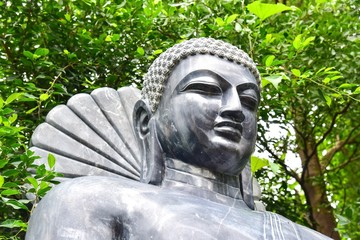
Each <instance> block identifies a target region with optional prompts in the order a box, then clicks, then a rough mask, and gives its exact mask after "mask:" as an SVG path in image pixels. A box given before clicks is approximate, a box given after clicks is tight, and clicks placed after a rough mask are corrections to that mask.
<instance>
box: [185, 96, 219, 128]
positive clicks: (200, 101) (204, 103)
mask: <svg viewBox="0 0 360 240" xmlns="http://www.w3.org/2000/svg"><path fill="white" fill-rule="evenodd" d="M189 100H191V99H189ZM220 103H221V101H220V100H217V99H206V98H203V97H201V98H197V101H187V104H186V105H185V106H184V109H185V112H186V113H185V114H184V115H186V116H185V117H186V120H187V121H188V124H189V125H190V127H191V128H193V129H194V128H196V129H199V130H203V131H208V130H212V129H213V128H214V121H215V119H216V117H217V116H218V113H219V108H220Z"/></svg>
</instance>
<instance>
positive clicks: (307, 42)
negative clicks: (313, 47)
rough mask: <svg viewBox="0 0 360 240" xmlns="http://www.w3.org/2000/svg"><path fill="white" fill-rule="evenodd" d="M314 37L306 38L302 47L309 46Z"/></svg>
mask: <svg viewBox="0 0 360 240" xmlns="http://www.w3.org/2000/svg"><path fill="white" fill-rule="evenodd" d="M314 40H315V37H308V38H307V39H305V41H304V42H303V44H302V46H303V47H306V46H307V45H309V44H310V42H312V41H314Z"/></svg>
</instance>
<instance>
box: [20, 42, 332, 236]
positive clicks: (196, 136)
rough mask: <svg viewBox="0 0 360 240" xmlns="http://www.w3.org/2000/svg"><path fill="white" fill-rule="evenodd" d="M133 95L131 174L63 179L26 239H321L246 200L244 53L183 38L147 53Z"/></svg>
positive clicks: (250, 146) (253, 74)
mask: <svg viewBox="0 0 360 240" xmlns="http://www.w3.org/2000/svg"><path fill="white" fill-rule="evenodd" d="M141 96H142V97H141V99H139V100H138V101H137V102H136V104H135V105H134V108H133V120H132V122H133V127H134V133H135V135H136V139H137V142H138V146H139V149H140V152H141V171H140V176H139V181H136V180H133V179H130V178H127V177H108V176H87V177H79V178H74V179H72V180H67V181H64V182H63V183H61V184H60V185H58V186H56V187H54V188H53V189H52V190H51V191H50V192H49V193H48V194H47V195H46V196H45V198H43V199H42V200H41V201H40V203H39V204H38V206H37V207H36V209H35V211H34V213H33V214H32V217H31V220H30V224H29V229H28V232H27V235H26V239H27V240H33V239H34V240H35V239H44V240H45V239H157V240H158V239H197V240H199V239H276V240H279V239H287V240H289V239H306V240H308V239H328V238H327V237H326V236H324V235H322V234H320V233H317V232H315V231H313V230H311V229H308V228H306V227H303V226H300V225H298V224H295V223H293V222H291V221H290V220H288V219H286V218H284V217H282V216H280V215H277V214H274V213H270V212H266V211H257V210H256V209H254V199H253V196H252V195H253V194H252V189H251V174H250V173H249V161H250V156H251V154H252V153H253V151H254V147H255V140H256V135H257V120H256V119H257V110H258V106H259V102H260V75H259V72H258V70H257V68H256V66H255V64H254V62H253V61H252V60H251V59H250V58H249V56H248V55H247V54H246V53H244V52H243V51H242V50H240V49H238V48H237V47H235V46H232V45H230V44H228V43H225V42H223V41H220V40H214V39H211V38H198V39H192V40H189V41H184V42H182V43H180V44H177V45H175V46H173V47H172V48H170V49H168V50H167V51H165V52H164V53H163V54H161V55H160V56H159V58H157V59H156V60H155V61H154V63H153V64H152V65H151V67H150V69H149V71H148V73H147V74H146V75H145V77H144V83H143V89H142V92H141ZM255 208H256V207H255Z"/></svg>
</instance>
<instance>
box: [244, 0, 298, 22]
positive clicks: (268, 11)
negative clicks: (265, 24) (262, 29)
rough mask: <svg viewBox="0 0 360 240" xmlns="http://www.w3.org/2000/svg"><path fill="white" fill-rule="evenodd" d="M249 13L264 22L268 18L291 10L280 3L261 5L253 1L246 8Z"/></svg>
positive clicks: (259, 2)
mask: <svg viewBox="0 0 360 240" xmlns="http://www.w3.org/2000/svg"><path fill="white" fill-rule="evenodd" d="M246 8H247V9H248V10H249V12H251V13H253V14H255V15H256V16H257V17H259V18H260V19H261V20H265V19H266V18H268V17H271V16H273V15H275V14H277V13H281V12H283V11H288V10H293V8H291V7H288V6H286V5H284V4H282V3H278V4H269V3H261V1H255V2H253V3H251V4H249V5H247V7H246Z"/></svg>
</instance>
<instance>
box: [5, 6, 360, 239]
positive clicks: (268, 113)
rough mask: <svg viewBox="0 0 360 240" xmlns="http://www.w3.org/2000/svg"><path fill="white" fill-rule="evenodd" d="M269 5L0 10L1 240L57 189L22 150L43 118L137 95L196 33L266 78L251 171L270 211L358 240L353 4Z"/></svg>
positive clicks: (359, 46)
mask: <svg viewBox="0 0 360 240" xmlns="http://www.w3.org/2000/svg"><path fill="white" fill-rule="evenodd" d="M276 2H277V1H276ZM276 2H273V1H270V0H269V1H267V2H260V1H255V2H253V1H238V0H222V1H215V0H204V1H197V0H186V1H181V2H179V1H171V0H169V1H161V0H146V1H140V0H131V1H121V2H120V1H107V0H78V1H75V0H57V1H50V0H33V1H21V0H13V1H2V2H0V212H1V214H0V234H1V235H2V236H3V238H5V239H6V238H13V239H17V238H23V236H24V233H25V231H26V227H27V221H28V218H29V214H30V213H31V211H32V209H33V206H34V205H33V204H35V203H36V202H38V200H39V199H40V198H41V197H42V196H44V194H45V193H46V192H47V191H48V190H49V189H50V186H51V184H52V183H53V182H54V177H55V176H56V173H54V172H53V171H52V170H51V169H45V167H44V166H34V165H33V161H34V159H35V158H36V157H34V156H33V155H32V152H31V151H29V150H28V145H29V139H30V136H31V133H32V131H33V130H34V128H35V127H36V126H37V125H38V124H39V123H40V122H42V121H43V120H44V117H45V116H46V113H47V112H48V111H49V110H50V109H51V108H52V107H54V106H56V105H58V104H61V103H64V102H66V101H67V99H69V98H70V97H71V96H72V95H73V94H76V93H79V92H91V91H92V90H93V89H96V88H98V87H104V86H109V87H113V88H119V87H121V86H126V85H129V84H132V85H135V86H138V87H141V83H142V76H143V75H144V73H145V72H146V71H147V68H148V67H149V65H150V64H151V62H152V61H153V59H154V58H156V56H157V55H159V54H160V53H161V52H162V51H164V50H166V49H167V48H169V47H170V46H172V45H173V44H174V43H176V42H180V41H182V40H184V39H189V38H193V37H203V36H210V37H213V38H218V39H223V40H225V41H228V42H230V43H232V44H234V45H236V46H238V47H240V48H241V49H243V50H244V51H246V52H248V53H249V54H250V56H251V57H252V58H253V59H254V60H255V61H256V62H257V64H258V67H259V69H260V72H261V74H262V78H263V80H262V88H263V91H262V99H263V100H262V104H261V107H260V111H259V120H260V121H259V138H258V139H259V140H258V151H257V153H256V154H255V155H256V156H257V157H254V158H253V159H252V165H253V171H254V172H255V175H256V176H257V178H258V179H259V182H260V184H261V186H262V191H263V201H264V202H265V203H266V204H267V209H268V210H269V211H274V212H278V213H280V214H282V215H284V216H286V217H288V218H290V219H291V220H293V221H296V222H299V223H301V224H305V225H307V226H309V227H311V228H314V229H316V230H318V231H320V232H323V233H324V234H327V235H329V236H332V237H333V238H335V239H338V238H340V236H341V237H342V238H344V239H346V238H351V239H358V238H360V230H359V227H358V226H359V225H360V224H359V223H360V217H359V214H358V212H359V211H360V204H359V202H360V197H359V196H360V194H359V193H360V188H359V186H358V184H356V182H357V180H358V176H359V174H358V172H359V171H360V164H359V151H360V142H359V141H360V140H359V139H360V137H359V135H360V128H359V121H358V119H359V117H360V109H359V102H360V97H359V94H360V82H359V79H358V76H359V69H360V68H359V62H360V59H359V58H360V36H359V32H360V21H359V16H360V10H359V8H358V6H359V4H360V2H359V1H358V0H346V1H345V0H332V1H327V0H290V1H286V0H284V1H283V2H282V3H276ZM274 129H275V130H274ZM48 160H49V165H50V166H53V165H54V161H55V159H54V158H53V156H51V155H49V159H48ZM29 168H31V169H33V170H32V171H33V173H35V174H34V175H31V174H30V172H29V171H28V169H29Z"/></svg>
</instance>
